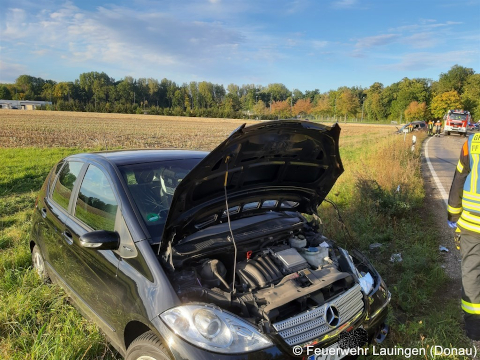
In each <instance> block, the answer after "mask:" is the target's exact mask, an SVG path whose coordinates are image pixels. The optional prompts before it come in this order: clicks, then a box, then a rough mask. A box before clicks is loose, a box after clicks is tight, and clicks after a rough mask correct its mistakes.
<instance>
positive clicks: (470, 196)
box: [463, 190, 480, 202]
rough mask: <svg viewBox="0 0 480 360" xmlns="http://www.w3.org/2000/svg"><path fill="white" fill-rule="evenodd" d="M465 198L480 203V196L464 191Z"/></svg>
mask: <svg viewBox="0 0 480 360" xmlns="http://www.w3.org/2000/svg"><path fill="white" fill-rule="evenodd" d="M463 197H464V198H466V199H469V200H474V201H479V202H480V195H478V194H475V193H472V192H471V191H465V190H464V191H463Z"/></svg>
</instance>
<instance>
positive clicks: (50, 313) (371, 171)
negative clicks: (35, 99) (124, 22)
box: [0, 113, 469, 359]
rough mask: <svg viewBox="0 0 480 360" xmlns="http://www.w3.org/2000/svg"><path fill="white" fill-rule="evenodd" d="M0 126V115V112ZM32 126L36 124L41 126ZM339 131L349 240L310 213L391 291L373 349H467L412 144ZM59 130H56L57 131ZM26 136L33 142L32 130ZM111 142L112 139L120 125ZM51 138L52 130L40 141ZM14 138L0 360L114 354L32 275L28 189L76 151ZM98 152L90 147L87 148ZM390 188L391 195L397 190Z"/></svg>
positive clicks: (331, 215)
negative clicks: (382, 331) (396, 256)
mask: <svg viewBox="0 0 480 360" xmlns="http://www.w3.org/2000/svg"><path fill="white" fill-rule="evenodd" d="M15 116H18V115H15ZM28 116H29V122H32V121H35V116H33V117H32V114H31V113H30V114H28ZM1 120H5V119H2V118H1V115H0V121H1ZM6 120H8V119H6ZM97 121H98V120H97ZM102 121H104V123H101V122H100V125H98V126H100V127H101V126H105V127H107V126H109V129H110V127H115V122H114V121H113V120H111V122H109V120H108V119H104V120H102ZM122 121H125V119H122ZM132 121H133V120H132ZM218 121H219V122H221V121H222V120H218ZM137 122H138V120H137ZM6 123H7V121H4V122H0V133H2V131H3V134H5V132H6V130H5V126H6V125H5V124H6ZM29 125H30V126H31V125H32V124H29ZM34 125H35V126H37V127H42V126H45V125H44V124H43V125H42V123H41V122H40V120H38V122H36V123H34ZM195 126H203V127H202V131H204V132H205V133H208V132H210V133H212V134H215V135H214V136H213V137H215V139H217V138H219V139H220V140H221V139H222V138H224V137H225V135H224V134H223V132H227V133H228V131H227V129H229V128H231V129H232V130H233V129H234V128H235V127H236V126H237V123H235V122H231V123H229V122H226V123H222V124H221V126H222V134H218V131H217V132H216V133H215V129H216V127H217V125H216V124H215V122H213V121H210V122H205V123H203V124H202V123H201V120H200V119H195ZM348 126H350V125H348V124H347V125H345V128H344V130H342V134H344V136H342V137H341V157H342V160H343V164H344V167H345V173H344V174H343V175H342V176H341V178H340V179H339V181H338V182H337V184H336V185H335V187H334V189H333V190H332V191H331V193H330V195H329V199H330V200H332V201H334V202H336V203H337V204H338V205H339V207H340V210H341V214H342V216H343V220H344V222H345V224H346V225H347V228H348V232H349V233H350V235H351V237H349V236H347V235H346V232H345V229H344V228H343V226H342V225H341V223H339V222H338V221H337V217H336V213H335V211H334V209H333V208H332V207H331V206H330V205H329V204H324V205H322V206H321V207H320V208H319V214H320V217H321V218H322V219H323V221H324V229H325V232H326V234H327V236H329V237H331V238H332V239H334V240H336V241H337V242H338V243H339V244H340V245H347V246H349V247H352V246H354V247H357V248H359V249H360V250H361V251H363V252H364V253H365V254H366V255H367V256H368V257H369V258H370V259H371V260H372V262H373V263H374V264H375V266H376V267H377V269H378V270H379V272H380V273H381V274H382V276H383V277H384V279H385V281H386V283H387V285H388V286H389V290H390V291H391V292H392V303H391V306H390V310H391V311H390V316H389V323H390V326H391V333H390V334H389V336H388V338H387V339H388V340H387V341H386V342H385V343H384V344H382V345H381V346H383V347H389V348H391V347H394V346H399V347H404V348H413V347H415V348H418V347H424V348H427V347H430V346H433V345H443V346H453V347H460V346H463V347H465V346H468V344H469V342H468V339H467V338H466V337H465V336H464V335H463V331H462V326H463V325H462V319H461V311H460V306H459V299H448V298H444V297H443V296H442V289H443V288H444V287H445V286H447V285H448V281H449V280H448V279H447V277H446V275H445V274H444V270H443V269H442V268H441V259H440V256H439V254H438V251H435V250H436V249H438V243H437V240H436V238H437V237H436V234H435V229H432V228H428V231H427V229H426V228H425V226H424V221H425V219H427V221H428V219H429V216H430V215H429V213H428V209H425V208H423V199H424V196H425V194H424V191H423V181H422V178H421V174H420V150H419V148H420V146H417V149H416V150H415V151H414V152H411V151H410V147H409V143H408V141H407V142H406V143H404V141H403V137H402V136H394V135H391V129H390V128H385V129H384V130H375V131H376V132H371V131H370V130H369V129H368V128H367V127H364V128H362V131H352V129H351V128H349V127H348ZM351 126H354V125H351ZM25 128H27V124H25ZM33 128H34V127H33ZM9 129H10V130H8V129H7V130H8V131H11V129H12V128H11V127H10V128H9ZM66 130H67V129H64V128H61V129H60V130H59V133H62V132H63V131H66ZM25 131H26V132H28V131H27V130H25ZM32 131H33V130H32ZM52 131H54V130H52ZM82 131H84V132H85V135H84V136H85V138H89V137H90V138H95V136H96V134H95V133H94V132H93V131H92V132H90V133H88V129H86V130H82ZM184 134H185V135H184V137H185V138H184V139H183V140H182V141H183V142H182V144H183V145H184V147H187V145H188V144H190V145H188V146H191V145H192V144H193V146H191V147H193V148H211V145H210V144H211V143H210V141H209V142H208V144H209V146H205V143H206V140H205V139H199V138H198V133H197V132H196V131H195V132H193V133H191V132H189V131H188V129H187V130H185V133H184ZM27 135H28V134H27ZM27 135H24V136H27ZM30 135H31V136H32V138H33V133H32V134H30ZM164 135H165V134H164ZM117 136H121V129H120V130H119V134H118V135H117ZM165 136H166V135H165ZM52 138H53V139H54V138H55V132H54V133H53V134H52V136H51V137H50V138H49V141H52V140H51V139H52ZM417 138H418V140H419V142H421V141H422V140H423V138H422V135H420V136H417ZM127 140H128V144H131V143H133V142H134V141H133V140H134V139H127ZM407 140H408V139H407ZM19 141H21V144H20V145H19V146H15V147H14V146H10V147H4V148H0V164H1V165H0V169H1V170H2V171H0V275H1V278H2V281H1V282H0V358H1V359H116V358H119V356H118V355H117V354H116V352H115V351H114V350H112V349H111V348H110V347H109V346H108V345H107V343H106V341H105V339H104V338H103V337H102V335H101V334H100V332H99V330H98V329H97V328H96V326H95V325H93V323H91V322H89V321H88V320H86V319H84V318H83V317H82V316H81V315H80V314H79V313H78V312H77V311H76V310H75V308H74V307H73V306H72V305H71V304H70V303H69V301H68V298H67V297H66V295H65V294H64V292H63V291H62V290H61V289H60V288H58V287H57V286H56V285H52V284H48V285H43V284H41V281H40V280H39V279H38V278H37V276H36V274H35V273H34V271H33V270H32V269H31V260H30V249H29V233H30V226H31V214H32V211H33V207H34V203H35V197H36V192H37V191H38V190H39V188H40V187H41V185H42V183H43V180H44V178H45V177H46V175H47V174H48V172H49V170H50V169H51V167H52V166H53V165H54V164H55V163H56V162H57V161H58V160H60V159H61V158H62V157H64V156H67V155H69V154H73V153H77V152H81V151H84V150H85V149H81V148H79V147H75V146H71V147H61V148H60V147H59V148H53V149H52V148H48V147H46V146H42V144H37V145H36V146H28V144H26V143H25V142H24V141H23V140H22V139H19ZM195 141H197V142H199V143H196V142H195ZM11 143H12V142H11ZM90 144H91V143H89V145H90ZM13 145H14V143H13ZM52 145H53V144H52ZM114 145H115V147H129V146H122V144H121V141H120V140H118V142H117V143H115V144H114ZM101 147H102V146H101V145H98V146H96V147H94V146H89V148H90V149H91V148H94V149H96V150H98V149H100V148H101ZM398 185H400V189H401V190H400V191H399V192H397V191H396V189H397V186H398ZM420 215H421V216H420ZM376 242H378V243H381V244H383V246H382V247H381V248H380V249H377V250H374V251H371V250H369V245H370V244H372V243H376ZM393 253H401V254H402V257H403V261H402V262H400V263H395V264H394V263H391V262H390V261H389V259H390V256H391V254H393ZM377 348H378V347H377ZM369 358H372V359H373V358H375V359H380V358H381V357H369ZM395 358H398V359H404V357H403V356H398V357H388V359H395ZM437 358H438V357H437ZM460 358H461V357H459V358H458V359H460ZM450 359H456V357H450Z"/></svg>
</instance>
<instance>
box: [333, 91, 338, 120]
mask: <svg viewBox="0 0 480 360" xmlns="http://www.w3.org/2000/svg"><path fill="white" fill-rule="evenodd" d="M333 118H334V119H335V122H337V97H336V96H335V107H334V110H333Z"/></svg>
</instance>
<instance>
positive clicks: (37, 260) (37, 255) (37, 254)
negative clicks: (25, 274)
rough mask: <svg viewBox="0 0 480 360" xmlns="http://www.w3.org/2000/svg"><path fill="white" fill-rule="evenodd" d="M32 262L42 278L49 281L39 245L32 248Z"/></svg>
mask: <svg viewBox="0 0 480 360" xmlns="http://www.w3.org/2000/svg"><path fill="white" fill-rule="evenodd" d="M32 264H33V268H34V269H35V271H36V272H37V274H38V276H39V277H40V279H42V281H43V282H48V280H49V278H48V274H47V269H46V268H45V261H44V260H43V255H42V252H41V251H40V248H39V247H38V245H35V246H34V247H33V250H32Z"/></svg>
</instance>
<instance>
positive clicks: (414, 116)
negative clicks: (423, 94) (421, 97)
mask: <svg viewBox="0 0 480 360" xmlns="http://www.w3.org/2000/svg"><path fill="white" fill-rule="evenodd" d="M426 112H427V104H426V103H425V102H422V103H418V101H412V102H411V103H410V104H409V105H408V107H407V109H406V110H405V119H407V121H413V120H423V119H424V118H425V113H426Z"/></svg>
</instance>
